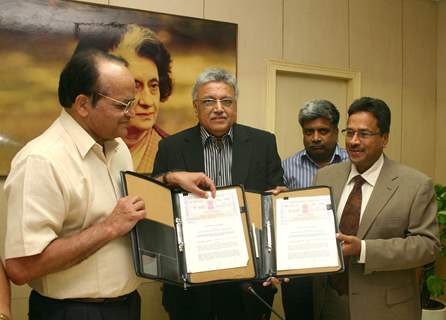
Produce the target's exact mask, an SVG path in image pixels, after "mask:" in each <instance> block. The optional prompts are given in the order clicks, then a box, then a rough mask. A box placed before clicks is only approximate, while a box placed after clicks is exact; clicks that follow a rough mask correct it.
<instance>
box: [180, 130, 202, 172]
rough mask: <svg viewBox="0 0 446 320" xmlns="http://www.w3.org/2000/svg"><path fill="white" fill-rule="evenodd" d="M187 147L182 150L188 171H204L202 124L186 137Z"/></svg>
mask: <svg viewBox="0 0 446 320" xmlns="http://www.w3.org/2000/svg"><path fill="white" fill-rule="evenodd" d="M184 142H185V148H184V149H183V150H182V153H183V158H184V162H185V164H186V167H187V170H188V171H193V172H204V156H203V144H202V142H201V136H200V126H199V125H198V126H196V127H195V128H194V130H191V131H190V134H189V135H186V136H185V137H184Z"/></svg>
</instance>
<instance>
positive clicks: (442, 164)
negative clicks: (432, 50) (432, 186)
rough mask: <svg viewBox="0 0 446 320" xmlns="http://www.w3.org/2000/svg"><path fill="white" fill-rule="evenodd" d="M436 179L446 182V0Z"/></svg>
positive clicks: (441, 7) (441, 10)
mask: <svg viewBox="0 0 446 320" xmlns="http://www.w3.org/2000/svg"><path fill="white" fill-rule="evenodd" d="M437 21H438V27H437V30H438V41H437V44H438V48H437V122H436V125H437V126H436V136H435V138H436V139H435V140H434V141H435V142H436V143H435V146H436V155H437V157H436V161H435V178H436V181H438V182H440V183H442V184H446V133H445V128H446V1H442V2H440V3H439V4H438V19H437Z"/></svg>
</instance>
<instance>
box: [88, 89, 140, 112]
mask: <svg viewBox="0 0 446 320" xmlns="http://www.w3.org/2000/svg"><path fill="white" fill-rule="evenodd" d="M96 94H97V95H98V96H101V97H103V98H106V99H108V100H111V101H113V102H116V103H117V104H119V106H117V107H119V108H120V109H121V110H122V111H124V113H125V114H127V113H128V112H129V111H130V109H131V108H132V107H133V105H134V104H135V101H136V98H133V99H130V100H129V101H127V102H124V101H120V100H117V99H114V98H112V97H109V96H106V95H105V94H102V93H100V92H96Z"/></svg>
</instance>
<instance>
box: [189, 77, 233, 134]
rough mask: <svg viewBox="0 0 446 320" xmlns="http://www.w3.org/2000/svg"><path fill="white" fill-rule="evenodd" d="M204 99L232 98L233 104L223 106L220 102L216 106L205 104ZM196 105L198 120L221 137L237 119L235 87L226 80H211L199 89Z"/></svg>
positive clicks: (210, 131) (209, 130) (207, 129)
mask: <svg viewBox="0 0 446 320" xmlns="http://www.w3.org/2000/svg"><path fill="white" fill-rule="evenodd" d="M203 99H214V100H222V99H232V100H233V101H234V102H233V104H232V105H231V106H227V107H225V106H223V105H222V104H221V103H220V102H218V103H216V104H215V105H214V106H205V105H204V104H203V103H202V102H201V101H203ZM194 107H195V110H196V112H197V115H198V121H199V122H200V124H201V125H202V126H203V127H204V128H205V129H206V131H207V132H209V133H210V134H211V135H213V136H216V137H221V136H223V135H225V134H226V133H227V132H228V131H229V129H230V128H231V127H232V125H233V124H234V122H235V121H236V120H237V101H236V100H235V93H234V89H233V88H232V87H231V86H230V85H227V84H226V83H224V82H217V81H211V82H208V83H206V84H204V85H202V86H201V87H200V88H199V89H198V94H197V100H196V101H194Z"/></svg>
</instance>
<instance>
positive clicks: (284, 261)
mask: <svg viewBox="0 0 446 320" xmlns="http://www.w3.org/2000/svg"><path fill="white" fill-rule="evenodd" d="M122 180H123V186H124V191H125V194H126V195H137V196H140V197H141V198H142V199H143V200H144V201H145V203H146V211H147V216H146V218H145V219H143V220H141V221H139V222H138V223H137V224H136V226H135V228H134V229H133V230H132V233H131V237H132V248H133V257H134V263H135V269H136V272H137V274H138V275H139V276H141V277H145V278H150V279H156V280H161V281H164V282H169V283H174V284H179V285H184V286H193V285H203V284H211V283H216V282H227V281H239V280H250V279H251V280H254V279H256V280H261V279H265V278H268V277H269V276H273V275H274V276H290V277H291V276H294V275H300V274H312V273H328V272H338V271H342V270H343V260H342V255H340V247H339V244H338V243H337V242H336V239H335V233H336V222H335V215H334V214H333V209H332V200H331V193H330V189H329V188H328V187H320V188H311V189H302V190H295V191H288V192H285V193H282V194H280V195H278V196H273V195H271V194H260V193H254V192H245V191H244V189H243V187H242V186H229V187H224V188H217V196H216V198H215V199H212V198H208V199H203V198H198V197H196V196H194V195H192V194H190V193H187V192H182V191H181V190H178V189H176V190H171V189H170V188H168V187H167V186H165V185H163V184H162V183H160V182H158V181H156V180H154V179H152V178H150V177H147V176H145V175H141V174H138V173H134V172H128V171H127V172H122ZM248 211H249V215H248Z"/></svg>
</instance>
